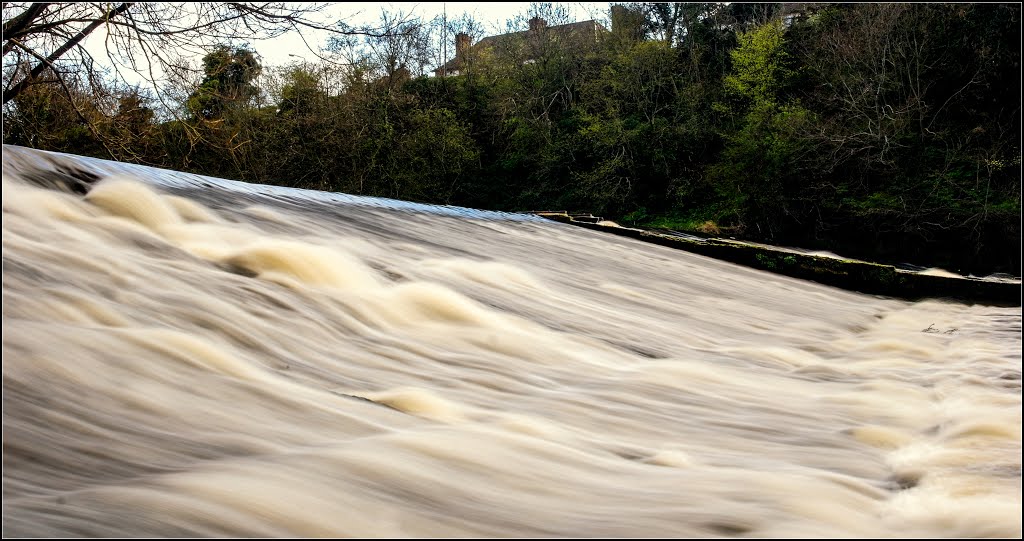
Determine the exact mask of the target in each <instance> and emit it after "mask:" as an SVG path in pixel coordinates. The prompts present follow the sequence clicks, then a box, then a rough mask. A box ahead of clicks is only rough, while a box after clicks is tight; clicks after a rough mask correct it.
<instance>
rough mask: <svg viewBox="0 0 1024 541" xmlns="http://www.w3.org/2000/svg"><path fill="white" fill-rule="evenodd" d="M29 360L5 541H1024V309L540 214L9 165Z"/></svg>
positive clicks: (124, 169) (7, 356)
mask: <svg viewBox="0 0 1024 541" xmlns="http://www.w3.org/2000/svg"><path fill="white" fill-rule="evenodd" d="M82 178H85V179H87V180H89V181H90V182H92V181H94V180H97V179H98V181H96V182H95V183H93V184H92V185H91V188H90V189H89V191H88V193H87V194H86V195H82V194H80V193H75V192H73V191H61V190H57V189H53V188H52V187H53V186H57V185H60V184H61V182H65V181H68V179H82ZM71 183H72V184H73V183H74V182H71ZM44 185H48V186H50V187H49V188H47V187H44ZM2 353H3V466H4V470H3V534H4V536H15V537H17V536H32V537H62V536H89V537H149V536H154V537H192V536H213V537H293V536H294V537H468V536H474V537H598V538H600V537H712V536H713V537H772V538H790V537H857V538H877V537H902V538H906V537H1020V536H1021V308H1020V307H1015V308H999V307H990V306H984V305H968V304H961V303H952V302H942V301H937V300H927V301H921V302H907V301H901V300H896V299H891V298H885V297H877V296H869V295H863V294H859V293H853V292H848V291H843V290H839V289H835V288H831V287H827V286H824V285H820V284H815V283H811V282H805V281H800V280H796V279H792V278H787V277H784V276H779V275H775V274H770V273H766V272H762V271H758V270H754V269H750V268H745V267H740V266H736V265H733V264H729V263H725V262H721V261H717V260H714V259H709V258H706V257H703V256H699V255H695V254H691V253H687V252H683V251H677V250H672V249H670V248H666V247H661V246H656V245H652V244H646V243H642V242H639V241H635V240H632V239H628V238H623V237H615V236H609V235H606V234H602V233H600V232H595V231H589V230H586V229H582V228H576V227H573V226H571V225H566V224H560V223H555V222H549V221H544V220H541V219H538V218H535V217H532V216H527V215H514V214H501V213H486V212H473V211H468V210H464V209H453V208H449V207H428V206H420V205H412V204H403V203H400V202H394V201H387V200H374V199H362V198H355V197H348V196H336V195H328V194H316V193H311V192H300V191H288V190H284V189H280V188H269V187H256V186H251V185H243V184H238V183H232V182H229V181H221V180H216V179H204V178H202V177H196V176H194V175H183V174H178V173H173V172H167V171H160V170H155V169H148V168H142V167H128V166H119V165H116V164H112V163H111V162H100V161H96V160H84V159H83V160H78V159H75V158H70V157H67V156H58V155H44V154H41V153H34V152H30V151H26V150H24V149H18V148H16V147H7V146H5V147H4V167H3V350H2Z"/></svg>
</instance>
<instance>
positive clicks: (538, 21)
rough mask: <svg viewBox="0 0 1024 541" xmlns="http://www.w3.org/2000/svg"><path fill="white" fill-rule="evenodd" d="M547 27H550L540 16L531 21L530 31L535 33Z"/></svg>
mask: <svg viewBox="0 0 1024 541" xmlns="http://www.w3.org/2000/svg"><path fill="white" fill-rule="evenodd" d="M547 25H548V22H547V21H545V20H544V19H542V18H541V17H540V16H539V15H538V16H536V17H534V18H532V19H530V30H531V31H533V32H539V31H540V30H541V29H543V28H545V27H546V26H547Z"/></svg>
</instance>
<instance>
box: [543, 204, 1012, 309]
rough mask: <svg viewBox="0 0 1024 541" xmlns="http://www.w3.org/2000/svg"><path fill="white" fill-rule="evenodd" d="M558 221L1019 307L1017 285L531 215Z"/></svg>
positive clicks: (839, 277)
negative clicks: (921, 272)
mask: <svg viewBox="0 0 1024 541" xmlns="http://www.w3.org/2000/svg"><path fill="white" fill-rule="evenodd" d="M535 214H537V215H538V216H542V217H545V218H548V219H551V220H555V221H558V222H563V223H568V224H572V225H575V226H578V227H584V228H587V229H593V230H595V231H603V232H605V233H611V234H613V235H619V236H623V237H630V238H634V239H638V240H642V241H644V242H651V243H654V244H659V245H661V246H668V247H670V248H677V249H680V250H686V251H688V252H693V253H696V254H700V255H705V256H708V257H713V258H715V259H721V260H723V261H729V262H732V263H738V264H740V265H745V266H747V267H753V268H755V269H761V270H765V271H769V272H774V273H777V274H783V275H786V276H792V277H794V278H801V279H804V280H812V281H814V282H818V283H822V284H826V285H830V286H834V287H840V288H843V289H848V290H851V291H859V292H861V293H869V294H873V295H885V296H889V297H898V298H902V299H908V300H920V299H927V298H937V299H951V300H956V301H960V302H968V303H977V304H987V305H995V306H1021V283H1020V282H1019V281H1018V282H1014V281H1000V280H984V279H976V278H967V277H962V278H954V277H948V276H935V275H929V274H920V273H917V272H912V271H905V270H902V269H897V268H896V267H894V266H892V265H883V264H879V263H869V262H865V261H857V260H851V259H837V258H832V257H824V256H816V255H809V254H800V253H794V252H790V251H786V250H781V249H778V250H776V249H772V248H767V247H764V246H755V245H752V244H747V243H744V242H738V241H733V240H724V239H714V238H712V239H698V238H684V237H679V236H674V235H667V234H663V233H658V232H656V231H646V230H642V229H633V228H627V227H615V226H610V225H603V224H600V223H593V222H591V221H589V220H587V221H581V220H576V219H575V218H573V217H572V216H570V215H568V214H565V213H556V212H536V213H535Z"/></svg>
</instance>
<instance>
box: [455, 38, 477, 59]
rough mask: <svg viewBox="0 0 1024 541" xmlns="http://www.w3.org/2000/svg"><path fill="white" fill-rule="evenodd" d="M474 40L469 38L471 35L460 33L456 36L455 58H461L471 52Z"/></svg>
mask: <svg viewBox="0 0 1024 541" xmlns="http://www.w3.org/2000/svg"><path fill="white" fill-rule="evenodd" d="M472 39H473V38H471V37H469V34H466V33H465V32H460V33H458V34H456V35H455V56H456V57H457V58H461V57H462V56H463V54H464V53H466V52H468V51H469V44H470V42H471V41H472Z"/></svg>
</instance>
